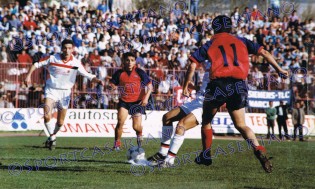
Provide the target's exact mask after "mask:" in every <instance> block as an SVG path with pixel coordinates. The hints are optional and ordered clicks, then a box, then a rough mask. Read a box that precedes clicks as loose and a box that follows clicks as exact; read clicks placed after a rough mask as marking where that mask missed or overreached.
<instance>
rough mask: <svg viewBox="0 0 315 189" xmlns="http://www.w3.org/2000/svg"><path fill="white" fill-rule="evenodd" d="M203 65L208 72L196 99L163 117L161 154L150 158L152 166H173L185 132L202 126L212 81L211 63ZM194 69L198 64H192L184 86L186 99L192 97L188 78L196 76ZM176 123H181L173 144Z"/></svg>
mask: <svg viewBox="0 0 315 189" xmlns="http://www.w3.org/2000/svg"><path fill="white" fill-rule="evenodd" d="M202 65H203V68H204V69H205V70H206V72H205V74H204V76H203V79H202V86H201V87H200V89H199V90H198V92H197V94H196V99H195V100H193V101H191V102H187V103H184V104H183V105H181V106H180V107H177V108H174V109H173V110H171V111H169V112H167V113H166V114H164V115H163V127H162V136H161V147H160V150H159V152H157V153H156V154H154V155H153V156H151V157H149V158H148V161H150V162H151V165H152V166H154V165H157V164H162V166H163V167H170V166H173V165H174V160H175V157H176V154H177V152H178V150H179V148H180V147H181V145H182V144H183V142H184V138H185V136H184V134H185V131H187V130H189V129H191V128H194V127H196V126H197V125H199V124H201V121H202V105H203V101H204V93H205V90H206V87H207V84H208V83H209V81H210V76H209V69H210V63H209V62H208V61H206V62H204V63H203V64H202ZM192 67H194V69H193V70H195V67H196V64H195V63H191V64H190V65H189V68H188V72H187V74H186V77H185V82H184V86H183V95H184V96H186V97H189V96H190V92H189V88H190V87H189V83H190V82H191V81H189V80H188V79H187V78H190V77H189V76H190V75H193V74H194V71H191V70H192ZM176 121H179V122H178V124H177V126H176V130H175V134H174V136H173V138H172V142H171V137H172V134H173V122H176Z"/></svg>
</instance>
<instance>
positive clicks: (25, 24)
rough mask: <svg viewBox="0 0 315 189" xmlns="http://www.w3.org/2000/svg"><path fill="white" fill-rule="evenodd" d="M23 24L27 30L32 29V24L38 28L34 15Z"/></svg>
mask: <svg viewBox="0 0 315 189" xmlns="http://www.w3.org/2000/svg"><path fill="white" fill-rule="evenodd" d="M23 26H24V27H25V29H26V30H30V29H31V26H33V28H34V29H36V28H37V24H36V23H35V22H34V20H33V17H32V16H30V17H29V20H26V21H24V22H23Z"/></svg>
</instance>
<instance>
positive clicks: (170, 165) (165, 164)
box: [158, 160, 174, 168]
mask: <svg viewBox="0 0 315 189" xmlns="http://www.w3.org/2000/svg"><path fill="white" fill-rule="evenodd" d="M158 167H159V168H160V167H161V168H173V167H174V163H171V162H169V161H166V160H164V161H162V162H160V163H159V164H158Z"/></svg>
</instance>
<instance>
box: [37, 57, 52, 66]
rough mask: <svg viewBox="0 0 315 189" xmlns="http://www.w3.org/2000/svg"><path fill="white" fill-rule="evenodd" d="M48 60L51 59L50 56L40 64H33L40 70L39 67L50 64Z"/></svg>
mask: <svg viewBox="0 0 315 189" xmlns="http://www.w3.org/2000/svg"><path fill="white" fill-rule="evenodd" d="M50 58H51V56H49V57H48V58H46V59H44V60H42V61H40V62H35V63H34V65H35V67H36V68H40V67H43V66H46V65H48V64H49V63H50Z"/></svg>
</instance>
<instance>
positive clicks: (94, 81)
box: [91, 77, 104, 86]
mask: <svg viewBox="0 0 315 189" xmlns="http://www.w3.org/2000/svg"><path fill="white" fill-rule="evenodd" d="M91 82H93V83H97V84H99V85H102V86H104V82H103V81H102V80H100V79H98V78H97V77H93V79H92V80H91Z"/></svg>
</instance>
